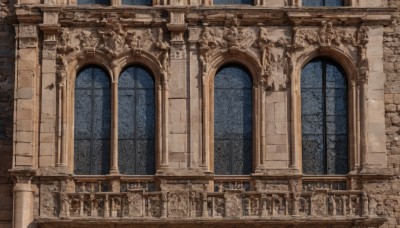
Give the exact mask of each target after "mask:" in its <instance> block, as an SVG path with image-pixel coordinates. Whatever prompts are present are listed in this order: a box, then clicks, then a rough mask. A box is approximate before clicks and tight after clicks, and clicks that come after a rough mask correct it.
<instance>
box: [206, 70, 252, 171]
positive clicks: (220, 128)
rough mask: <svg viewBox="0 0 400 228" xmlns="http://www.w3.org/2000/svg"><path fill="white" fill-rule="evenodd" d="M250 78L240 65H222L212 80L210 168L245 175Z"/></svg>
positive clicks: (249, 128)
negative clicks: (212, 139)
mask: <svg viewBox="0 0 400 228" xmlns="http://www.w3.org/2000/svg"><path fill="white" fill-rule="evenodd" d="M252 99H253V95H252V79H251V77H250V75H249V74H248V73H247V71H246V70H245V69H243V68H242V67H240V66H236V65H230V66H225V67H223V68H222V69H220V70H219V71H218V72H217V75H216V76H215V82H214V172H215V174H217V175H247V174H250V173H251V172H252V170H253V168H252V162H253V158H252V154H253V153H252V151H253V150H252V143H253V140H252V138H253V136H252V127H253V123H252V121H253V120H252V115H253V108H252Z"/></svg>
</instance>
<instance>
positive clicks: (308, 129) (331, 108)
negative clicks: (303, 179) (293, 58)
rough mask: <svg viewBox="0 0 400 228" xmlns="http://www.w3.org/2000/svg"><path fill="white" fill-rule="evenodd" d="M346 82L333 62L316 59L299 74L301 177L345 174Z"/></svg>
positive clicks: (340, 70) (346, 161) (340, 69)
mask: <svg viewBox="0 0 400 228" xmlns="http://www.w3.org/2000/svg"><path fill="white" fill-rule="evenodd" d="M347 99H348V98H347V78H346V75H345V73H344V71H343V69H342V68H341V67H340V66H339V65H337V64H336V63H335V62H333V61H332V60H329V59H325V58H322V59H321V58H319V59H315V60H313V61H311V62H310V63H308V64H307V65H306V66H305V67H304V68H303V70H302V73H301V114H302V116H301V121H302V144H303V146H302V153H303V173H304V174H312V175H319V174H346V173H347V172H348V114H347V103H348V102H347Z"/></svg>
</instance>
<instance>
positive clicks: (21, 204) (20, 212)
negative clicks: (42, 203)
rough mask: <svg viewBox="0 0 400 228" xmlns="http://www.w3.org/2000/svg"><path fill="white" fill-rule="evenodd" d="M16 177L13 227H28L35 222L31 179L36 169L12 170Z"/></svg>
mask: <svg viewBox="0 0 400 228" xmlns="http://www.w3.org/2000/svg"><path fill="white" fill-rule="evenodd" d="M10 173H11V175H12V177H13V179H14V190H13V196H14V213H13V228H28V227H30V226H31V223H32V222H33V191H32V187H31V179H32V177H33V176H34V175H35V172H34V171H31V170H26V171H25V170H21V171H15V170H13V171H10Z"/></svg>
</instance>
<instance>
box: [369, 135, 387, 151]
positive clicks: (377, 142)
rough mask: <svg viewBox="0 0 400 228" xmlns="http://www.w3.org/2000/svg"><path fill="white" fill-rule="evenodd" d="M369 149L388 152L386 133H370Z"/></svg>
mask: <svg viewBox="0 0 400 228" xmlns="http://www.w3.org/2000/svg"><path fill="white" fill-rule="evenodd" d="M368 151H370V152H386V135H385V134H384V133H368Z"/></svg>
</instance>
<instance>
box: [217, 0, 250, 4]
mask: <svg viewBox="0 0 400 228" xmlns="http://www.w3.org/2000/svg"><path fill="white" fill-rule="evenodd" d="M213 4H214V5H253V0H214V1H213Z"/></svg>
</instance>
